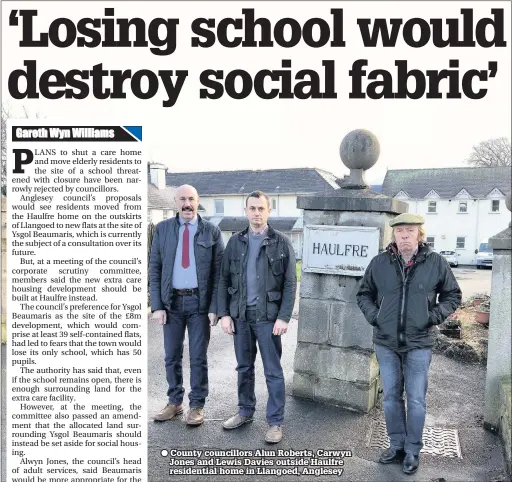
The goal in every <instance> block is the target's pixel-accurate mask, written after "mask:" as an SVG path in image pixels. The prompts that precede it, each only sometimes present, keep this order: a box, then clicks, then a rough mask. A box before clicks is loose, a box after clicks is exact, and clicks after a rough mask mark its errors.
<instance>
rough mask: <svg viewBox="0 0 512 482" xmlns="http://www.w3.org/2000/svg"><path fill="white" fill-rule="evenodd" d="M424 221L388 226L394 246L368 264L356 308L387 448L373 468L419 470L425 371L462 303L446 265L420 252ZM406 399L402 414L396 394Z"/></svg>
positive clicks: (399, 220)
mask: <svg viewBox="0 0 512 482" xmlns="http://www.w3.org/2000/svg"><path fill="white" fill-rule="evenodd" d="M423 224H424V220H423V218H422V217H421V216H419V215H417V214H409V213H406V214H400V215H399V216H397V217H396V218H394V219H393V220H392V221H391V222H390V226H391V227H392V228H393V236H392V239H393V242H392V243H391V244H390V245H389V246H388V247H387V249H386V251H385V252H384V253H381V254H379V255H377V256H376V257H375V258H373V259H372V261H371V262H370V264H369V266H368V268H367V269H366V271H365V274H364V276H363V279H362V283H361V285H360V288H359V291H358V293H357V304H358V305H359V308H360V309H361V311H362V312H363V314H364V316H365V318H366V319H367V321H368V322H369V323H370V324H371V325H372V326H373V327H374V329H373V342H374V346H375V353H376V355H377V361H378V363H379V367H380V374H381V380H382V388H383V390H384V401H383V407H384V416H385V418H386V427H387V432H388V436H389V439H390V448H389V449H387V450H385V451H384V452H383V453H382V454H381V456H380V459H379V461H380V462H381V463H383V464H388V463H392V462H395V461H402V460H403V471H404V472H405V473H406V474H413V473H415V472H416V470H417V469H418V466H419V453H420V450H421V449H422V447H423V442H422V434H423V426H424V424H425V415H426V395H427V385H428V369H429V366H430V361H431V358H432V346H433V344H434V334H433V332H432V331H431V330H430V328H431V327H432V326H434V325H438V324H440V323H442V322H443V321H444V320H445V319H446V318H447V317H448V316H449V315H451V314H452V313H453V312H454V311H455V310H456V309H457V308H458V307H459V306H460V303H461V298H462V295H461V291H460V288H459V285H458V283H457V281H456V280H455V276H454V275H453V273H452V271H451V269H450V267H449V266H448V263H447V262H446V260H445V259H444V258H443V257H442V256H440V255H439V254H437V253H435V252H433V251H431V249H430V248H429V246H427V245H426V244H425V231H424V230H423V226H422V225H423ZM404 386H405V391H406V392H407V414H406V411H405V405H404V400H403V390H404Z"/></svg>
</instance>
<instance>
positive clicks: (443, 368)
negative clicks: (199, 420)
mask: <svg viewBox="0 0 512 482" xmlns="http://www.w3.org/2000/svg"><path fill="white" fill-rule="evenodd" d="M148 334H149V354H150V355H149V396H148V398H149V400H148V402H149V403H148V416H149V422H148V434H149V481H150V482H164V481H170V480H176V481H177V480H180V481H181V480H185V481H196V480H200V479H202V480H212V481H221V480H222V481H225V480H232V481H238V480H250V481H256V480H258V481H259V480H261V481H271V480H282V481H288V480H294V481H299V482H300V481H309V480H315V481H335V480H347V481H348V480H350V481H402V480H403V481H405V480H408V481H412V480H414V481H434V480H441V479H440V478H441V477H443V478H444V479H445V480H446V481H479V482H480V481H490V480H505V479H501V478H500V477H502V476H503V474H504V470H505V469H504V467H505V465H504V460H503V455H502V446H501V443H500V441H499V439H498V438H497V437H496V436H494V435H491V434H489V433H488V432H486V431H484V430H483V428H482V426H481V420H482V416H483V410H484V392H485V369H484V368H482V367H480V366H475V365H463V364H461V363H459V362H456V361H453V360H450V359H447V358H445V357H443V356H436V355H435V356H434V358H433V362H432V368H431V376H430V386H429V396H428V418H427V424H429V425H434V426H436V427H450V428H455V429H457V430H458V433H459V437H460V444H461V450H462V455H463V457H462V458H461V459H459V458H447V457H441V456H431V455H423V456H422V465H421V469H420V471H419V473H417V474H416V476H415V477H413V478H411V477H408V476H405V475H404V474H403V473H402V472H401V469H400V467H399V466H398V465H392V466H382V465H380V464H378V463H377V462H376V460H377V458H378V454H379V450H378V449H370V448H368V447H367V446H366V440H367V436H368V433H369V429H370V426H371V423H372V420H373V419H374V418H381V417H382V413H381V411H379V410H375V411H374V412H373V413H371V414H369V415H363V414H357V413H354V412H350V411H347V410H343V409H340V408H337V407H332V406H325V405H320V404H318V403H314V402H311V401H307V400H302V399H298V398H295V397H293V396H292V395H291V392H290V390H291V386H292V376H293V356H294V352H295V347H296V338H297V321H296V320H292V322H291V325H290V330H289V333H288V334H287V335H285V336H284V337H283V346H284V350H283V367H284V371H285V378H286V385H287V400H286V402H287V407H286V425H285V426H284V434H285V438H284V439H283V441H282V442H281V443H280V444H279V447H278V448H281V449H294V450H301V449H308V450H312V451H316V450H318V449H338V450H340V449H342V450H351V451H352V453H353V456H352V457H351V458H347V459H345V461H346V464H345V467H344V469H345V471H344V474H343V476H342V477H341V478H340V477H335V476H332V475H331V476H326V475H324V476H319V477H313V476H301V477H297V476H282V477H279V478H276V477H275V476H230V477H227V476H207V477H206V478H205V476H186V477H184V476H172V477H170V476H168V475H167V471H168V468H169V467H168V465H167V464H168V463H169V457H162V455H161V451H162V450H167V451H169V450H171V449H176V448H178V449H188V450H193V449H199V450H205V449H233V448H238V449H242V450H256V449H267V450H268V449H269V448H271V449H272V448H276V447H272V446H270V447H269V446H268V445H267V444H265V442H264V440H263V435H264V432H265V430H266V422H265V409H264V407H265V403H266V397H267V394H266V387H265V382H264V377H263V373H262V367H261V361H260V358H259V356H258V358H257V371H256V398H257V400H258V407H257V412H256V414H255V421H254V422H253V423H252V424H249V425H246V426H244V427H243V428H241V429H239V430H235V431H230V432H225V431H223V429H222V427H221V421H222V420H224V419H226V418H227V417H229V416H231V415H232V414H233V413H235V411H236V403H237V398H236V373H235V370H234V368H235V357H234V353H233V347H232V339H231V337H230V336H229V335H225V334H224V333H222V332H221V330H220V327H217V328H216V329H215V330H214V331H213V334H212V340H211V344H210V350H209V365H210V367H211V368H210V396H209V398H208V400H207V405H206V421H205V423H204V424H203V425H202V426H200V427H197V428H189V427H187V426H186V425H185V424H184V422H183V420H182V419H181V418H180V419H176V420H172V421H170V422H165V423H154V422H152V421H151V416H152V415H153V414H154V413H155V412H156V411H158V410H159V409H160V408H162V406H163V405H164V404H165V391H166V382H165V373H164V366H163V353H162V335H161V327H159V326H155V325H154V324H152V323H149V326H148ZM184 356H185V360H186V359H187V357H188V352H187V351H186V352H185V355H184ZM184 373H185V374H186V378H188V374H189V369H188V363H185V366H184ZM186 389H187V393H188V384H187V387H186Z"/></svg>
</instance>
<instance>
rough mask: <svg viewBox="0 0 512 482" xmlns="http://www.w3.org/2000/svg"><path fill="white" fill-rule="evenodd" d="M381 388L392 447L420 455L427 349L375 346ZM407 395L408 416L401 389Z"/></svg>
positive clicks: (423, 418)
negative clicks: (397, 349)
mask: <svg viewBox="0 0 512 482" xmlns="http://www.w3.org/2000/svg"><path fill="white" fill-rule="evenodd" d="M375 354H376V355H377V361H378V362H379V368H380V376H381V380H382V388H383V390H384V403H383V405H384V416H385V418H386V428H387V432H388V436H389V441H390V445H391V447H394V448H395V449H404V450H405V452H406V453H409V454H412V455H419V453H420V450H421V449H422V448H423V441H422V438H423V426H424V425H425V415H426V411H427V410H426V397H427V387H428V369H429V366H430V361H431V360H432V350H431V349H430V348H425V349H422V348H419V349H415V350H410V351H408V352H406V353H397V352H395V351H393V350H391V349H389V348H387V347H385V346H382V345H377V344H376V345H375ZM404 386H405V391H406V394H407V417H406V414H405V403H404V399H403V392H404Z"/></svg>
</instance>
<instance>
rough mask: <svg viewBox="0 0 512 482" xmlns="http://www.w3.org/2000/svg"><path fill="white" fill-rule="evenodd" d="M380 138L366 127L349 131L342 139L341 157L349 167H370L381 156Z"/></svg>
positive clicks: (365, 168)
mask: <svg viewBox="0 0 512 482" xmlns="http://www.w3.org/2000/svg"><path fill="white" fill-rule="evenodd" d="M379 154H380V144H379V140H378V139H377V137H376V136H375V134H373V133H372V132H370V131H368V130H366V129H356V130H353V131H351V132H349V133H348V134H347V135H346V136H345V137H344V138H343V140H342V141H341V145H340V157H341V160H342V161H343V164H345V166H347V167H348V168H349V169H363V170H364V171H366V170H368V169H370V168H371V167H372V166H373V165H374V164H375V163H376V162H377V159H378V158H379Z"/></svg>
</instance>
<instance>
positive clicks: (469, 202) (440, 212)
mask: <svg viewBox="0 0 512 482" xmlns="http://www.w3.org/2000/svg"><path fill="white" fill-rule="evenodd" d="M402 199H403V198H402ZM403 200H405V201H406V202H407V203H408V204H409V212H413V213H418V214H421V215H422V216H423V217H424V218H425V230H426V232H427V237H428V239H427V240H429V241H433V243H434V249H435V250H436V251H438V252H439V251H442V250H455V251H456V252H457V253H458V254H459V255H460V256H459V263H460V264H470V265H471V264H476V255H475V249H477V248H478V246H479V245H480V242H481V241H482V239H484V238H490V237H491V236H494V235H495V234H498V233H499V232H500V231H503V230H504V229H505V228H506V227H507V226H508V224H509V222H510V212H509V211H508V210H507V208H506V207H505V197H504V196H503V195H502V194H499V193H494V194H492V195H490V196H489V197H488V198H486V199H476V200H475V199H474V198H472V197H470V196H468V195H466V194H465V193H462V194H460V195H459V196H457V197H456V198H454V199H452V200H448V199H439V197H436V196H435V195H434V194H432V195H430V196H429V197H428V198H427V199H419V200H408V199H403ZM493 200H495V201H499V203H495V204H494V209H496V208H498V211H493V203H492V201H493ZM429 202H431V203H433V202H435V203H436V204H435V210H436V212H435V213H434V212H429ZM461 203H462V204H461ZM464 206H466V207H467V212H461V211H464ZM433 209H434V205H433V204H430V211H432V210H433ZM461 238H464V239H461ZM462 246H464V247H462Z"/></svg>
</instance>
